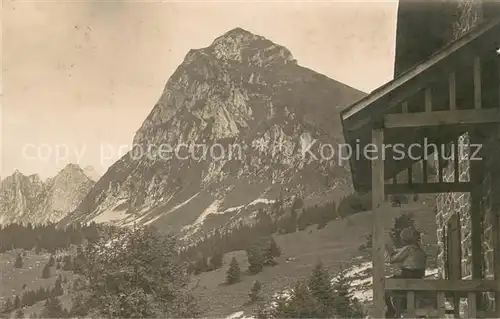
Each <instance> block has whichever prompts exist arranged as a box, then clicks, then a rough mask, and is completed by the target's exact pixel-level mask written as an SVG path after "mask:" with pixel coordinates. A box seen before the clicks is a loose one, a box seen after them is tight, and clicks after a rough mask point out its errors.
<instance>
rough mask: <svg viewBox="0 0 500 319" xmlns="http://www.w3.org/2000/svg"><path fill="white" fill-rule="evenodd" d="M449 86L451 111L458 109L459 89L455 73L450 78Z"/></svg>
mask: <svg viewBox="0 0 500 319" xmlns="http://www.w3.org/2000/svg"><path fill="white" fill-rule="evenodd" d="M448 85H449V90H450V111H454V110H456V109H457V88H456V76H455V72H451V73H450V74H449V77H448Z"/></svg>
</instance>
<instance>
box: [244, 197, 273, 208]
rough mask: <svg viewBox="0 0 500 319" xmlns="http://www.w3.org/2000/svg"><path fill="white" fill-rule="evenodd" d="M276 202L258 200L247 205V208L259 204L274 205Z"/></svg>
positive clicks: (264, 199) (263, 199)
mask: <svg viewBox="0 0 500 319" xmlns="http://www.w3.org/2000/svg"><path fill="white" fill-rule="evenodd" d="M274 202H275V201H274V200H272V199H266V198H257V199H256V200H254V201H252V202H251V203H249V204H247V206H246V207H248V206H252V205H257V204H261V203H262V204H273V203H274Z"/></svg>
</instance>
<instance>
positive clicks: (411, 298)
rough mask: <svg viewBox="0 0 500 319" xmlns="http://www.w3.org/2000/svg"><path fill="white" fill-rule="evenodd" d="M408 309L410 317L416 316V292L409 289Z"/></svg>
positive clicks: (407, 294) (407, 293) (407, 297)
mask: <svg viewBox="0 0 500 319" xmlns="http://www.w3.org/2000/svg"><path fill="white" fill-rule="evenodd" d="M406 309H407V315H408V318H415V317H416V315H417V313H416V309H415V292H414V291H407V292H406Z"/></svg>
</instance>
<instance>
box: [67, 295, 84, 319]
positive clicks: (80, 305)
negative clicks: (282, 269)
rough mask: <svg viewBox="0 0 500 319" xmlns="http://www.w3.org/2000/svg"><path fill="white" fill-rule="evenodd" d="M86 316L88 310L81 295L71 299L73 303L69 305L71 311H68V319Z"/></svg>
mask: <svg viewBox="0 0 500 319" xmlns="http://www.w3.org/2000/svg"><path fill="white" fill-rule="evenodd" d="M87 315H88V309H87V306H85V303H84V301H83V298H82V296H81V295H77V296H76V297H75V298H73V303H72V305H71V309H70V311H69V317H70V318H75V317H76V318H81V317H85V316H87Z"/></svg>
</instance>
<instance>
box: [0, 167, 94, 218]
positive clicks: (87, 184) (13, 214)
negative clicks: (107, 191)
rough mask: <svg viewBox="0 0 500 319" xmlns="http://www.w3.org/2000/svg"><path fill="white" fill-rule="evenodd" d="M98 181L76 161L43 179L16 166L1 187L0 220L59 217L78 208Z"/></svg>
mask: <svg viewBox="0 0 500 319" xmlns="http://www.w3.org/2000/svg"><path fill="white" fill-rule="evenodd" d="M93 185H94V182H93V181H91V180H90V179H89V178H88V177H87V175H86V174H85V173H84V172H83V170H82V169H81V168H80V167H79V166H78V165H76V164H68V165H66V166H65V167H64V168H63V169H62V170H61V171H60V172H59V173H58V174H57V175H56V176H54V177H52V178H49V179H47V181H46V182H43V181H42V180H41V179H40V176H39V175H38V174H32V175H29V176H25V175H24V174H22V173H21V172H20V171H18V170H16V171H15V172H14V173H13V174H12V175H11V176H8V177H7V178H5V180H3V181H2V183H1V187H0V223H6V224H7V223H13V222H18V223H27V222H30V223H33V224H37V223H44V222H49V221H50V222H53V221H58V220H59V219H61V218H63V217H64V216H65V215H66V214H68V213H70V212H71V211H72V210H74V209H75V208H76V206H77V205H78V204H79V203H80V202H81V200H82V199H83V198H84V197H85V195H87V193H88V191H89V190H90V188H91V187H92V186H93Z"/></svg>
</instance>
